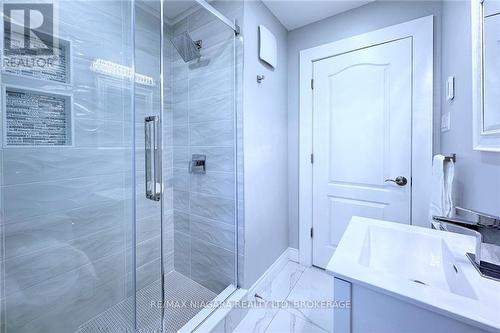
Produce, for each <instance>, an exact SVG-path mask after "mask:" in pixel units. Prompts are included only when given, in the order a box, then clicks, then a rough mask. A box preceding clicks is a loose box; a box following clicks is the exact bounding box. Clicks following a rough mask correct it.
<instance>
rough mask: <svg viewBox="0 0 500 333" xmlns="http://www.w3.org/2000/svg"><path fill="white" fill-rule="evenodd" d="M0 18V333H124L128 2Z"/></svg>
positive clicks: (127, 297) (127, 307)
mask: <svg viewBox="0 0 500 333" xmlns="http://www.w3.org/2000/svg"><path fill="white" fill-rule="evenodd" d="M2 11H3V14H4V16H3V18H4V20H5V22H4V23H5V25H2V26H4V28H5V29H2V38H1V40H2V45H3V52H2V56H3V59H2V60H3V61H2V72H1V84H2V85H1V89H2V94H1V96H2V97H1V98H2V103H1V105H2V109H1V115H2V119H1V124H2V126H1V127H0V129H1V133H2V135H1V139H0V140H1V147H0V161H1V168H0V170H1V176H2V177H1V189H0V191H1V196H2V200H1V221H0V233H1V234H0V236H1V238H0V239H1V242H2V244H1V245H2V246H1V247H0V248H1V258H0V264H1V268H2V269H1V276H0V280H1V282H2V283H1V294H0V308H1V320H0V322H1V329H0V331H1V332H9V333H10V332H16V333H20V332H77V331H79V332H95V331H97V327H99V328H100V329H106V328H107V327H109V329H110V330H111V329H113V328H120V329H123V330H125V329H129V328H131V327H133V326H134V313H133V311H132V308H133V306H134V297H133V296H134V291H135V264H136V263H134V258H135V253H134V252H135V244H134V242H135V241H136V238H138V237H136V236H134V222H135V213H134V212H140V209H141V208H139V207H138V208H137V209H134V207H135V198H134V196H133V193H134V188H135V174H134V167H133V163H132V162H133V159H134V155H135V154H134V141H133V138H134V134H133V133H134V123H135V119H134V110H133V95H132V94H133V90H134V80H133V77H134V76H133V74H132V73H133V54H134V52H133V43H132V41H133V29H132V27H133V26H132V21H133V12H132V7H131V3H130V2H126V1H55V2H53V3H50V2H43V3H42V2H36V3H30V2H29V1H26V2H23V3H19V1H15V2H14V1H12V2H10V1H3V2H2ZM42 22H43V23H42ZM139 79H140V80H141V81H142V82H148V83H150V78H149V77H140V78H137V80H139ZM156 80H158V79H157V77H156ZM156 83H157V81H156ZM139 164H140V163H138V165H139ZM137 170H139V167H138V168H137ZM142 170H144V169H142ZM137 172H139V171H137ZM138 195H139V193H138ZM152 203H153V202H152ZM153 204H154V205H155V206H154V209H155V210H156V211H159V208H158V203H157V202H154V203H153ZM151 209H153V208H151ZM139 214H140V213H139ZM156 218H157V219H159V218H160V215H159V214H157V215H156ZM156 223H157V224H159V222H156ZM139 225H140V224H139V223H138V226H139ZM141 228H142V227H139V230H143V231H144V229H145V228H142V229H141ZM144 233H145V231H144ZM143 240H144V242H147V239H146V237H144V238H143ZM144 242H142V243H141V242H139V243H138V244H137V245H138V251H139V248H140V247H141V244H143V243H144ZM151 242H157V240H156V239H155V240H154V241H151ZM140 251H142V253H143V249H142V248H141V250H140ZM149 259H150V258H149V257H148V259H147V260H146V258H145V259H144V260H143V261H142V260H141V261H140V263H141V264H143V266H144V267H148V266H147V265H148V264H149V263H150V262H152V261H153V260H154V259H155V258H151V260H149ZM151 265H152V264H151ZM145 269H146V268H144V270H145ZM158 277H159V273H157V278H158ZM103 313H106V316H104V315H103Z"/></svg>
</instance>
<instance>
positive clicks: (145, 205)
mask: <svg viewBox="0 0 500 333" xmlns="http://www.w3.org/2000/svg"><path fill="white" fill-rule="evenodd" d="M160 7H161V4H160V1H158V0H155V1H151V0H136V1H135V27H134V30H135V45H134V46H135V47H134V58H135V61H134V63H135V76H136V83H135V101H134V103H135V126H136V134H135V135H136V138H135V142H136V147H135V149H136V154H135V161H136V177H135V182H136V189H137V192H136V233H135V243H136V260H135V269H136V290H135V295H136V323H137V329H138V330H142V331H144V332H153V331H154V330H159V329H160V328H161V314H162V287H163V281H162V271H163V269H162V261H161V260H162V251H161V248H162V224H161V223H162V202H163V198H162V180H161V179H162V175H161V171H162V169H161V165H162V161H161V158H162V142H161V141H162V130H161V126H162V119H161V118H162V117H161V109H162V105H161V87H162V82H161V76H160V74H161V23H162V22H161V15H160V13H161V8H160Z"/></svg>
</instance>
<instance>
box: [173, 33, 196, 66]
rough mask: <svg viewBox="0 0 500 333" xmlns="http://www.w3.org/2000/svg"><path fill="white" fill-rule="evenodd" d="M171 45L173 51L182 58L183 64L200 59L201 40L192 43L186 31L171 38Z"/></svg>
mask: <svg viewBox="0 0 500 333" xmlns="http://www.w3.org/2000/svg"><path fill="white" fill-rule="evenodd" d="M172 44H173V45H174V47H175V49H176V50H177V52H178V53H179V55H180V56H181V57H182V59H183V60H184V62H189V61H191V60H194V59H199V58H200V57H201V54H200V49H201V40H199V41H196V42H195V41H193V40H192V39H191V36H189V34H188V33H187V32H186V31H184V32H183V33H182V34H180V35H177V36H175V37H174V38H172Z"/></svg>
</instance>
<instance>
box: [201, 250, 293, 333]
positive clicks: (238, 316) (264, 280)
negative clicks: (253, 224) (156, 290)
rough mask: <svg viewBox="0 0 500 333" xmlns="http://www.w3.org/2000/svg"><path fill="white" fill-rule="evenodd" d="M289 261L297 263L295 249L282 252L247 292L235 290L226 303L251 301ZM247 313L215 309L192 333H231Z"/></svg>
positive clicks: (242, 310) (237, 310) (236, 310)
mask: <svg viewBox="0 0 500 333" xmlns="http://www.w3.org/2000/svg"><path fill="white" fill-rule="evenodd" d="M289 261H294V262H298V261H299V253H298V250H297V249H294V248H291V247H289V248H287V249H286V250H285V251H283V253H282V254H281V255H280V256H279V257H278V259H276V260H275V261H274V262H273V263H272V264H271V266H269V268H268V269H267V270H266V271H265V272H264V274H262V275H261V276H260V277H259V279H258V280H257V281H255V283H254V284H253V285H252V286H251V287H250V288H249V289H248V290H245V289H237V290H236V291H235V292H234V293H233V294H232V295H231V296H230V297H229V299H228V300H227V301H228V303H231V301H240V300H246V301H249V300H252V301H253V300H254V299H253V297H254V295H255V294H256V293H259V292H260V291H262V290H265V288H266V286H268V285H269V284H270V283H271V282H272V281H273V280H274V278H275V277H276V276H277V275H278V274H279V272H281V270H282V269H283V268H284V267H285V265H286V264H287V263H288V262H289ZM247 312H248V309H238V308H230V307H229V308H227V307H226V308H220V309H217V310H215V311H214V313H212V314H211V315H210V316H209V317H208V318H207V319H206V320H205V321H204V322H203V323H202V324H201V325H200V326H198V327H197V328H196V330H195V331H194V332H232V330H233V329H234V328H235V327H236V326H237V325H238V323H239V322H240V321H241V320H242V319H243V317H244V316H245V315H246V313H247Z"/></svg>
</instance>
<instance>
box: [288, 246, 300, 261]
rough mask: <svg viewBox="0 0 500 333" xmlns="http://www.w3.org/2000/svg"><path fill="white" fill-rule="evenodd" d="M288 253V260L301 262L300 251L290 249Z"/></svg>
mask: <svg viewBox="0 0 500 333" xmlns="http://www.w3.org/2000/svg"><path fill="white" fill-rule="evenodd" d="M287 251H288V260H290V261H293V262H296V263H298V262H299V249H296V248H293V247H289V248H288V249H287Z"/></svg>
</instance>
